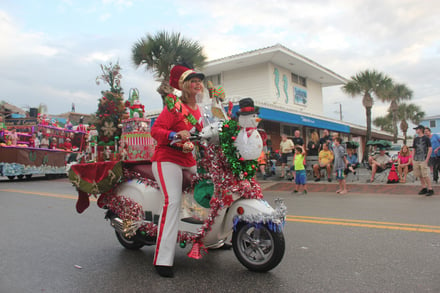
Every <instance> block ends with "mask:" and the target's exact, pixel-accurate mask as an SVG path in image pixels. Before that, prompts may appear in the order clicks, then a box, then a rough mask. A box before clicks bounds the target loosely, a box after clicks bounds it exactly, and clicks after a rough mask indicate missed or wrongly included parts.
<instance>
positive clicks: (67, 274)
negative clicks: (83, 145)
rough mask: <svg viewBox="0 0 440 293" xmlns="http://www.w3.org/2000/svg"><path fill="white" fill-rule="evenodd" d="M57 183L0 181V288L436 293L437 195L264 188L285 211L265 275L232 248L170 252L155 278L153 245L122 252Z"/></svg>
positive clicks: (93, 212)
mask: <svg viewBox="0 0 440 293" xmlns="http://www.w3.org/2000/svg"><path fill="white" fill-rule="evenodd" d="M75 197H76V193H75V190H74V189H73V187H71V185H70V184H69V182H68V181H67V179H57V180H31V181H16V182H8V181H5V180H1V182H0V231H1V236H0V256H1V261H0V292H5V293H9V292H11V293H15V292H17V293H24V292H440V217H439V211H440V197H438V196H434V197H422V196H416V195H381V194H349V195H346V196H340V195H336V194H334V193H332V192H328V193H309V194H308V195H306V196H304V195H293V194H290V193H288V192H273V191H271V192H270V193H265V197H266V199H267V200H268V201H269V202H273V199H274V198H275V197H283V198H284V199H285V201H286V205H287V207H288V215H289V216H288V218H287V222H286V226H285V238H286V253H285V256H284V259H283V261H282V262H281V264H280V265H279V266H278V267H276V268H275V269H273V270H272V271H270V272H268V273H253V272H250V271H247V270H246V269H245V268H244V267H243V266H242V265H241V264H240V263H239V262H238V260H237V259H236V258H235V256H234V253H233V251H232V250H216V251H210V252H209V254H208V255H207V256H205V257H204V258H203V259H201V260H193V259H190V258H188V257H187V256H186V253H187V252H188V249H189V248H186V249H180V248H177V253H176V259H175V277H174V278H173V279H164V278H161V277H159V276H158V275H157V274H156V273H155V271H154V269H153V266H152V260H153V253H154V248H153V247H144V248H142V249H141V250H139V251H128V250H126V249H124V248H122V246H120V244H119V243H118V242H117V240H116V237H115V235H114V232H113V231H112V229H111V228H110V226H109V223H108V222H106V221H105V220H104V212H103V210H101V209H99V208H98V207H97V206H96V203H94V202H92V203H91V207H90V208H89V209H87V210H86V211H85V212H84V213H83V214H77V213H76V211H75Z"/></svg>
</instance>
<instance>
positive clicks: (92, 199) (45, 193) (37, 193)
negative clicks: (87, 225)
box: [0, 189, 96, 201]
mask: <svg viewBox="0 0 440 293" xmlns="http://www.w3.org/2000/svg"><path fill="white" fill-rule="evenodd" d="M0 191H5V192H14V193H22V194H34V195H41V196H48V197H56V198H67V199H75V200H76V199H78V196H77V195H67V194H57V193H49V192H36V191H28V190H18V189H0ZM89 199H90V201H96V198H94V197H89Z"/></svg>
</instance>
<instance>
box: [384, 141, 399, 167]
mask: <svg viewBox="0 0 440 293" xmlns="http://www.w3.org/2000/svg"><path fill="white" fill-rule="evenodd" d="M401 148H402V145H401V144H392V145H391V147H390V148H389V149H388V150H387V155H388V156H389V157H390V158H391V160H392V161H393V162H394V163H395V162H397V157H398V156H399V152H400V150H401Z"/></svg>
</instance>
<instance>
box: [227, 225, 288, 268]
mask: <svg viewBox="0 0 440 293" xmlns="http://www.w3.org/2000/svg"><path fill="white" fill-rule="evenodd" d="M232 247H233V248H234V253H235V256H236V257H237V258H238V260H239V261H240V262H241V264H242V265H244V266H245V267H246V268H248V269H249V270H251V271H255V272H267V271H270V270H271V269H273V268H274V267H276V266H277V265H278V264H279V263H280V262H281V260H282V258H283V256H284V250H285V241H284V235H283V233H282V232H275V231H272V230H270V229H269V228H268V226H267V225H263V224H262V225H257V226H256V225H252V224H247V223H243V222H242V223H239V224H238V225H237V227H236V230H235V231H234V234H233V235H232Z"/></svg>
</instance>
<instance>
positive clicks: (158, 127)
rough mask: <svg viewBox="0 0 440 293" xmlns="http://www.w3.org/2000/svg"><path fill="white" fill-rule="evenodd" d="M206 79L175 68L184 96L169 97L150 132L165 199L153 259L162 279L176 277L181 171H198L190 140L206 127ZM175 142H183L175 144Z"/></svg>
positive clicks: (176, 85) (156, 172) (172, 74)
mask: <svg viewBox="0 0 440 293" xmlns="http://www.w3.org/2000/svg"><path fill="white" fill-rule="evenodd" d="M204 78H205V76H204V74H203V73H198V72H196V71H194V70H193V69H190V68H188V67H187V66H183V65H175V66H174V67H173V68H172V69H171V72H170V85H171V86H172V87H173V88H175V89H177V90H181V91H182V96H181V97H180V98H177V97H176V96H174V95H172V94H170V95H168V96H167V98H166V104H167V105H166V106H165V107H164V109H163V110H162V112H161V114H160V115H159V117H158V118H157V119H156V121H155V122H154V125H153V127H152V129H151V135H152V136H153V138H154V139H155V140H156V141H157V146H156V149H155V152H154V155H153V158H152V161H153V164H152V167H153V174H154V177H155V179H156V182H157V183H158V184H159V186H160V190H161V192H162V194H163V196H164V205H163V208H162V213H161V215H160V219H159V227H158V234H157V245H156V251H155V256H154V266H155V268H156V271H157V272H158V273H159V275H160V276H162V277H173V276H174V273H173V269H172V267H173V262H174V254H175V247H176V241H177V235H178V221H179V211H180V206H181V205H180V202H181V196H182V180H183V179H182V171H183V170H188V171H190V172H191V173H193V174H195V173H196V171H197V168H196V161H195V159H194V157H193V154H192V150H193V148H194V145H193V144H192V142H190V141H189V138H190V136H191V134H192V133H195V132H196V131H200V130H201V129H202V126H203V125H202V123H201V116H202V115H201V113H200V109H199V107H198V105H197V100H196V96H203V90H204V87H203V79H204ZM176 140H180V141H179V142H177V143H176V142H175V141H176Z"/></svg>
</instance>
